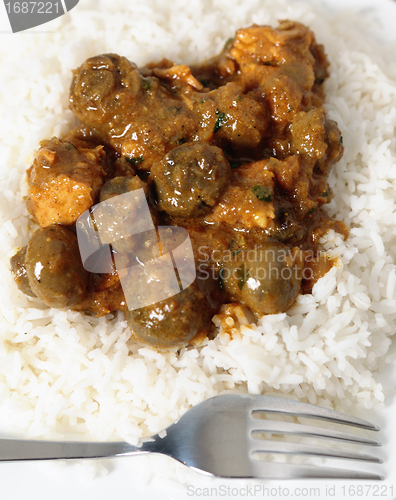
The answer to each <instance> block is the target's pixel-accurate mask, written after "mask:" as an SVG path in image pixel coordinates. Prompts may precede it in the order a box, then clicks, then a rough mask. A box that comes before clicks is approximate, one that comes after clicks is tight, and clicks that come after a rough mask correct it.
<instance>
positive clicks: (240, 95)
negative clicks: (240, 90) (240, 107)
mask: <svg viewBox="0 0 396 500" xmlns="http://www.w3.org/2000/svg"><path fill="white" fill-rule="evenodd" d="M242 99H243V95H242V94H239V96H238V97H237V98H236V99H235V101H236V102H240V101H242Z"/></svg>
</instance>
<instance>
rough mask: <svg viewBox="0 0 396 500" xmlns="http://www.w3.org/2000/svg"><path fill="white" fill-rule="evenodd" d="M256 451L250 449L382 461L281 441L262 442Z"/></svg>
mask: <svg viewBox="0 0 396 500" xmlns="http://www.w3.org/2000/svg"><path fill="white" fill-rule="evenodd" d="M257 446H259V448H258V449H252V453H283V454H287V455H310V456H316V457H329V458H345V459H348V460H362V461H366V462H374V463H377V464H382V462H383V461H382V460H381V459H380V458H378V457H374V456H373V455H366V454H364V453H356V452H352V451H344V450H337V449H332V448H329V447H327V446H314V445H311V446H308V445H304V444H300V443H287V442H283V441H269V440H263V441H262V442H260V444H258V445H257Z"/></svg>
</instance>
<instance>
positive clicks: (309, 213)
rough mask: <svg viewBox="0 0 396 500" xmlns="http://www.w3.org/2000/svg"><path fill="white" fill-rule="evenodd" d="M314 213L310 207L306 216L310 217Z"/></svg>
mask: <svg viewBox="0 0 396 500" xmlns="http://www.w3.org/2000/svg"><path fill="white" fill-rule="evenodd" d="M314 212H315V207H312V208H310V209H309V210H308V212H307V215H311V214H313V213H314Z"/></svg>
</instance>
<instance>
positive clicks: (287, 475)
mask: <svg viewBox="0 0 396 500" xmlns="http://www.w3.org/2000/svg"><path fill="white" fill-rule="evenodd" d="M251 471H252V474H253V475H252V477H253V478H260V479H370V480H373V479H374V480H377V481H383V480H384V477H383V476H380V475H378V474H373V473H371V472H363V471H354V470H348V469H335V468H329V467H318V466H316V465H300V464H284V463H273V462H260V461H258V460H252V463H251Z"/></svg>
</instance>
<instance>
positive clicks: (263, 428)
mask: <svg viewBox="0 0 396 500" xmlns="http://www.w3.org/2000/svg"><path fill="white" fill-rule="evenodd" d="M247 429H248V431H250V432H251V433H252V434H253V433H254V434H255V433H259V432H260V433H271V434H296V435H298V436H306V437H318V438H327V439H336V440H338V441H345V442H349V443H355V444H367V445H370V446H381V443H380V442H379V441H376V440H375V439H370V438H366V437H362V436H356V435H355V434H349V433H347V432H341V431H334V430H330V429H325V428H322V427H314V426H309V425H303V424H295V423H290V422H275V421H273V420H257V419H251V420H250V421H249V422H248V424H247ZM254 434H253V436H252V437H255V436H254Z"/></svg>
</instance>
